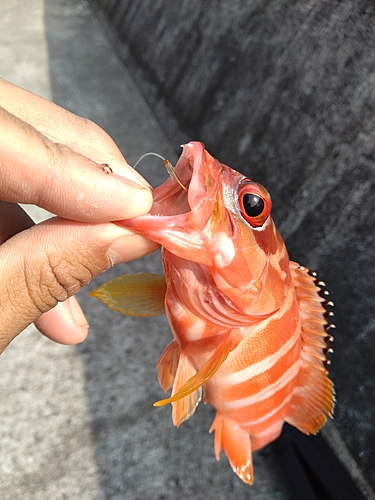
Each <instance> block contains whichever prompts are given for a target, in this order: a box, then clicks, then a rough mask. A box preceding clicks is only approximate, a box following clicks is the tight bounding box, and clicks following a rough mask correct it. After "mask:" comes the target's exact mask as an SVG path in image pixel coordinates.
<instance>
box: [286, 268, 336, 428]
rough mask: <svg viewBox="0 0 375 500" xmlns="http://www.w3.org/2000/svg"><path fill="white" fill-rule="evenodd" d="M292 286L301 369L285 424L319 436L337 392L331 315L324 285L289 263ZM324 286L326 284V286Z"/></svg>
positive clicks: (311, 274) (330, 415) (307, 272)
mask: <svg viewBox="0 0 375 500" xmlns="http://www.w3.org/2000/svg"><path fill="white" fill-rule="evenodd" d="M290 269H291V273H292V279H293V283H294V286H295V289H296V293H297V300H298V303H299V308H300V317H301V339H302V351H301V368H300V370H299V372H298V375H297V379H296V386H295V388H294V391H293V395H292V399H291V401H290V405H289V410H288V413H287V416H286V418H285V420H286V422H288V423H289V424H291V425H293V426H295V427H297V429H299V430H300V431H301V432H304V433H305V434H316V433H317V432H318V430H319V429H320V428H321V427H322V425H323V424H324V422H325V421H326V418H327V416H329V417H331V418H332V415H333V407H334V402H335V396H334V388H333V384H332V382H331V380H330V379H329V378H328V371H327V369H326V365H327V364H328V361H327V358H326V353H327V351H329V350H330V349H328V347H327V344H328V342H329V341H330V340H333V338H332V337H331V335H329V334H328V333H327V330H328V329H329V328H330V325H329V324H328V322H327V319H326V318H327V316H329V312H328V311H326V309H325V307H326V306H327V305H333V303H330V302H327V300H325V299H324V298H323V297H322V296H321V294H322V289H321V286H319V285H322V284H323V283H322V282H318V281H317V280H316V278H315V275H314V273H311V271H309V270H308V269H307V268H305V267H302V266H300V265H299V264H296V263H295V262H291V263H290ZM323 285H324V284H323Z"/></svg>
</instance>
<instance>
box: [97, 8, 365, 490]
mask: <svg viewBox="0 0 375 500" xmlns="http://www.w3.org/2000/svg"><path fill="white" fill-rule="evenodd" d="M91 1H92V3H93V4H95V5H100V6H101V7H102V9H103V13H102V14H101V18H102V19H103V22H104V23H106V24H107V26H109V29H108V33H109V34H110V36H111V37H112V39H113V40H114V43H115V44H116V48H117V50H118V52H119V54H120V55H121V57H122V58H123V60H124V61H126V62H127V64H128V68H129V69H130V70H131V73H132V75H133V77H134V78H135V81H136V82H137V84H138V85H139V88H140V89H141V90H142V91H143V95H144V96H145V98H146V99H147V101H148V102H149V104H150V106H151V108H152V109H153V111H154V113H155V114H156V116H157V118H158V120H159V122H160V123H161V125H162V127H163V129H164V130H165V131H166V133H167V134H168V137H169V138H170V139H171V141H175V140H176V139H177V140H178V141H183V140H184V139H185V138H188V139H192V138H195V139H199V140H203V141H204V142H205V143H206V146H207V148H208V149H209V150H210V152H211V153H212V154H214V155H215V156H216V157H217V158H220V159H221V160H222V161H224V162H226V163H228V164H229V165H230V166H232V167H233V168H235V169H238V170H242V171H244V172H246V173H247V174H248V175H249V176H250V177H251V178H253V179H255V180H257V181H260V182H262V183H263V184H264V185H265V186H266V187H267V188H268V190H269V191H270V193H271V195H272V198H273V203H274V210H273V216H274V218H275V220H276V222H277V224H278V226H279V229H280V231H281V233H282V235H283V236H284V238H285V240H286V243H287V247H288V249H289V252H290V255H291V257H292V259H294V260H297V261H299V262H300V263H301V264H303V265H305V266H307V267H310V268H311V269H313V270H315V271H317V272H318V276H319V277H320V278H321V279H324V281H326V283H327V287H328V289H329V290H330V292H331V298H332V300H333V301H334V302H335V305H336V307H335V310H334V311H335V318H334V322H335V323H336V325H337V331H336V335H335V342H334V345H333V347H334V350H335V353H334V355H333V356H332V365H331V367H330V373H331V375H332V378H333V380H334V382H335V385H336V390H337V406H336V413H335V424H336V426H337V429H338V430H339V431H340V433H341V436H342V437H343V439H344V440H345V442H346V444H347V446H348V447H349V448H350V451H351V453H352V454H353V456H354V458H355V460H356V461H357V463H358V464H359V466H360V468H361V470H362V471H363V472H364V473H365V475H366V477H367V479H368V480H369V481H370V482H371V484H372V487H373V488H375V470H374V462H373V456H374V452H375V432H374V421H375V413H374V412H375V405H374V404H373V402H374V396H375V385H374V384H375V357H374V352H375V320H374V318H375V294H374V282H375V254H374V247H375V234H374V227H375V215H374V214H375V211H374V198H375V180H374V179H375V177H374V173H375V154H374V144H375V115H374V109H375V87H374V80H375V64H374V53H375V37H374V19H375V18H374V16H375V8H374V3H373V2H368V1H367V0H359V1H357V2H354V3H353V2H352V1H351V0H342V1H333V0H326V1H320V0H319V1H318V0H311V1H306V0H294V1H290V0H271V1H270V0H251V1H248V2H243V1H241V0H233V1H232V0H231V1H229V0H215V1H212V2H202V1H200V0H190V1H189V2H185V1H177V2H167V1H165V0H143V1H142V2H140V3H139V2H131V1H129V0H118V1H106V0H91ZM177 140H176V143H177ZM176 143H175V144H176Z"/></svg>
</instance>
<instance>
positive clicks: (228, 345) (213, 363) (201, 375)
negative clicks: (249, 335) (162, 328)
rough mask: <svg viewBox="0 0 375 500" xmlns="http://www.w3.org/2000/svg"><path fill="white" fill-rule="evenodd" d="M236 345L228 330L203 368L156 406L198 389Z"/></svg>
mask: <svg viewBox="0 0 375 500" xmlns="http://www.w3.org/2000/svg"><path fill="white" fill-rule="evenodd" d="M236 345H237V343H235V342H234V341H233V338H232V335H231V331H230V332H228V335H227V336H226V338H225V340H224V341H223V343H222V344H221V345H220V346H219V347H218V348H217V349H216V351H215V352H214V353H213V354H212V356H211V357H210V359H209V360H208V361H207V362H206V363H205V364H204V365H203V366H202V368H201V369H200V370H198V371H197V373H196V374H195V375H194V376H193V377H191V378H190V379H189V380H188V381H187V382H186V383H185V384H184V385H183V386H182V387H181V388H180V389H179V390H178V391H177V392H176V393H175V394H174V395H173V396H171V397H170V398H167V399H162V400H160V401H157V402H156V403H154V406H164V405H166V404H168V403H173V402H175V401H178V400H180V399H182V398H184V397H186V396H188V395H189V394H191V393H192V392H194V391H196V390H198V389H199V388H200V387H202V385H203V384H204V383H205V382H207V380H208V379H210V378H211V377H212V376H213V375H214V373H216V372H217V370H218V369H219V368H220V366H221V365H222V364H223V363H224V361H225V360H226V358H227V357H228V354H229V353H230V352H231V351H232V350H233V349H234V348H235V347H236Z"/></svg>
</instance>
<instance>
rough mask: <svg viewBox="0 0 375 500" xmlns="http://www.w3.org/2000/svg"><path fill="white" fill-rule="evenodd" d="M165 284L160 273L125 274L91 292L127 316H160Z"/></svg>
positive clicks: (163, 310) (93, 295) (162, 307)
mask: <svg viewBox="0 0 375 500" xmlns="http://www.w3.org/2000/svg"><path fill="white" fill-rule="evenodd" d="M166 290H167V284H166V282H165V278H164V276H162V275H160V274H149V273H139V274H126V275H125V276H119V277H118V278H115V279H113V280H111V281H108V282H107V283H104V284H103V285H101V286H100V287H99V288H97V289H96V290H94V291H93V292H91V293H90V294H89V295H91V296H92V297H96V298H97V299H99V300H100V301H101V302H103V303H104V304H105V305H106V306H108V307H109V308H110V309H113V310H114V311H117V312H119V313H121V314H126V315H127V316H160V315H161V314H164V313H165V307H164V298H165V293H166Z"/></svg>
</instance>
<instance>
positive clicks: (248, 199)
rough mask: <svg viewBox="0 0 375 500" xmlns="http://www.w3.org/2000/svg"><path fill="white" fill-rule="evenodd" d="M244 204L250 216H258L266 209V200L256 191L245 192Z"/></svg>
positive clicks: (243, 196)
mask: <svg viewBox="0 0 375 500" xmlns="http://www.w3.org/2000/svg"><path fill="white" fill-rule="evenodd" d="M242 204H243V208H244V210H245V212H246V215H248V216H249V217H258V216H259V215H261V213H262V212H263V210H264V201H263V200H262V198H261V197H260V196H259V195H257V194H254V193H244V194H243V195H242Z"/></svg>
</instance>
